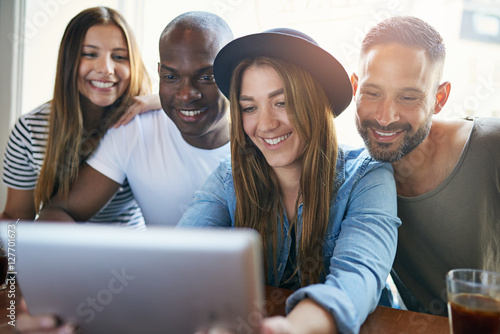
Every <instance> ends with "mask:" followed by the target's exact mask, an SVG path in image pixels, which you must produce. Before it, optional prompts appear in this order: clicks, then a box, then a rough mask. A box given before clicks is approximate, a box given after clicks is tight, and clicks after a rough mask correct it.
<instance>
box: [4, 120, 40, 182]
mask: <svg viewBox="0 0 500 334" xmlns="http://www.w3.org/2000/svg"><path fill="white" fill-rule="evenodd" d="M31 139H32V136H31V132H30V130H29V128H28V126H27V124H26V123H25V122H24V118H23V117H21V118H19V119H18V121H17V122H16V124H15V126H14V128H13V129H12V131H11V133H10V136H9V140H8V142H7V147H6V150H5V155H4V160H3V177H2V180H3V182H4V184H5V185H7V186H8V187H11V188H14V189H21V190H28V189H34V188H35V187H36V183H37V180H38V175H39V170H38V169H37V167H36V164H35V162H34V161H33V145H32V141H31Z"/></svg>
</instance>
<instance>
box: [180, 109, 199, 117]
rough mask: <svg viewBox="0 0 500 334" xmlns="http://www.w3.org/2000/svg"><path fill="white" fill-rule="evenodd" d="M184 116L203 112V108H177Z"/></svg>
mask: <svg viewBox="0 0 500 334" xmlns="http://www.w3.org/2000/svg"><path fill="white" fill-rule="evenodd" d="M179 111H180V112H181V114H183V115H184V116H190V117H192V116H196V115H199V114H201V113H202V112H203V110H179Z"/></svg>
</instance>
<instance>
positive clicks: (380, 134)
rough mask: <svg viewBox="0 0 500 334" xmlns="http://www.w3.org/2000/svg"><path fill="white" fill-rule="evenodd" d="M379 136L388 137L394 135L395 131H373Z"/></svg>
mask: <svg viewBox="0 0 500 334" xmlns="http://www.w3.org/2000/svg"><path fill="white" fill-rule="evenodd" d="M375 132H376V133H377V134H378V135H379V136H381V137H390V136H394V135H395V134H396V133H397V132H390V133H387V132H378V131H375Z"/></svg>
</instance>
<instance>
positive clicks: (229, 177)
mask: <svg viewBox="0 0 500 334" xmlns="http://www.w3.org/2000/svg"><path fill="white" fill-rule="evenodd" d="M215 172H216V173H217V174H218V175H219V176H220V177H221V179H222V180H223V182H224V183H231V184H232V183H233V168H232V164H231V157H230V156H228V157H226V158H224V159H221V160H220V163H219V167H217V169H216V170H215Z"/></svg>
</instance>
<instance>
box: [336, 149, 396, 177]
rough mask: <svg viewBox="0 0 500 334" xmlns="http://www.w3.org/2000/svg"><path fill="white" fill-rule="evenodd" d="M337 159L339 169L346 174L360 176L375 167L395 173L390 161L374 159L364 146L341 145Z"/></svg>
mask: <svg viewBox="0 0 500 334" xmlns="http://www.w3.org/2000/svg"><path fill="white" fill-rule="evenodd" d="M337 159H338V160H337V169H338V170H339V171H343V172H344V173H345V175H346V176H351V177H355V178H360V177H362V176H363V175H365V174H366V173H368V172H369V171H371V170H374V169H382V170H386V171H388V172H390V173H391V174H392V173H393V169H392V166H391V164H390V163H386V162H380V161H377V160H375V159H373V158H372V157H371V156H370V154H369V153H368V151H367V150H366V149H365V148H364V147H361V148H351V147H348V146H339V153H338V158H337Z"/></svg>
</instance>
